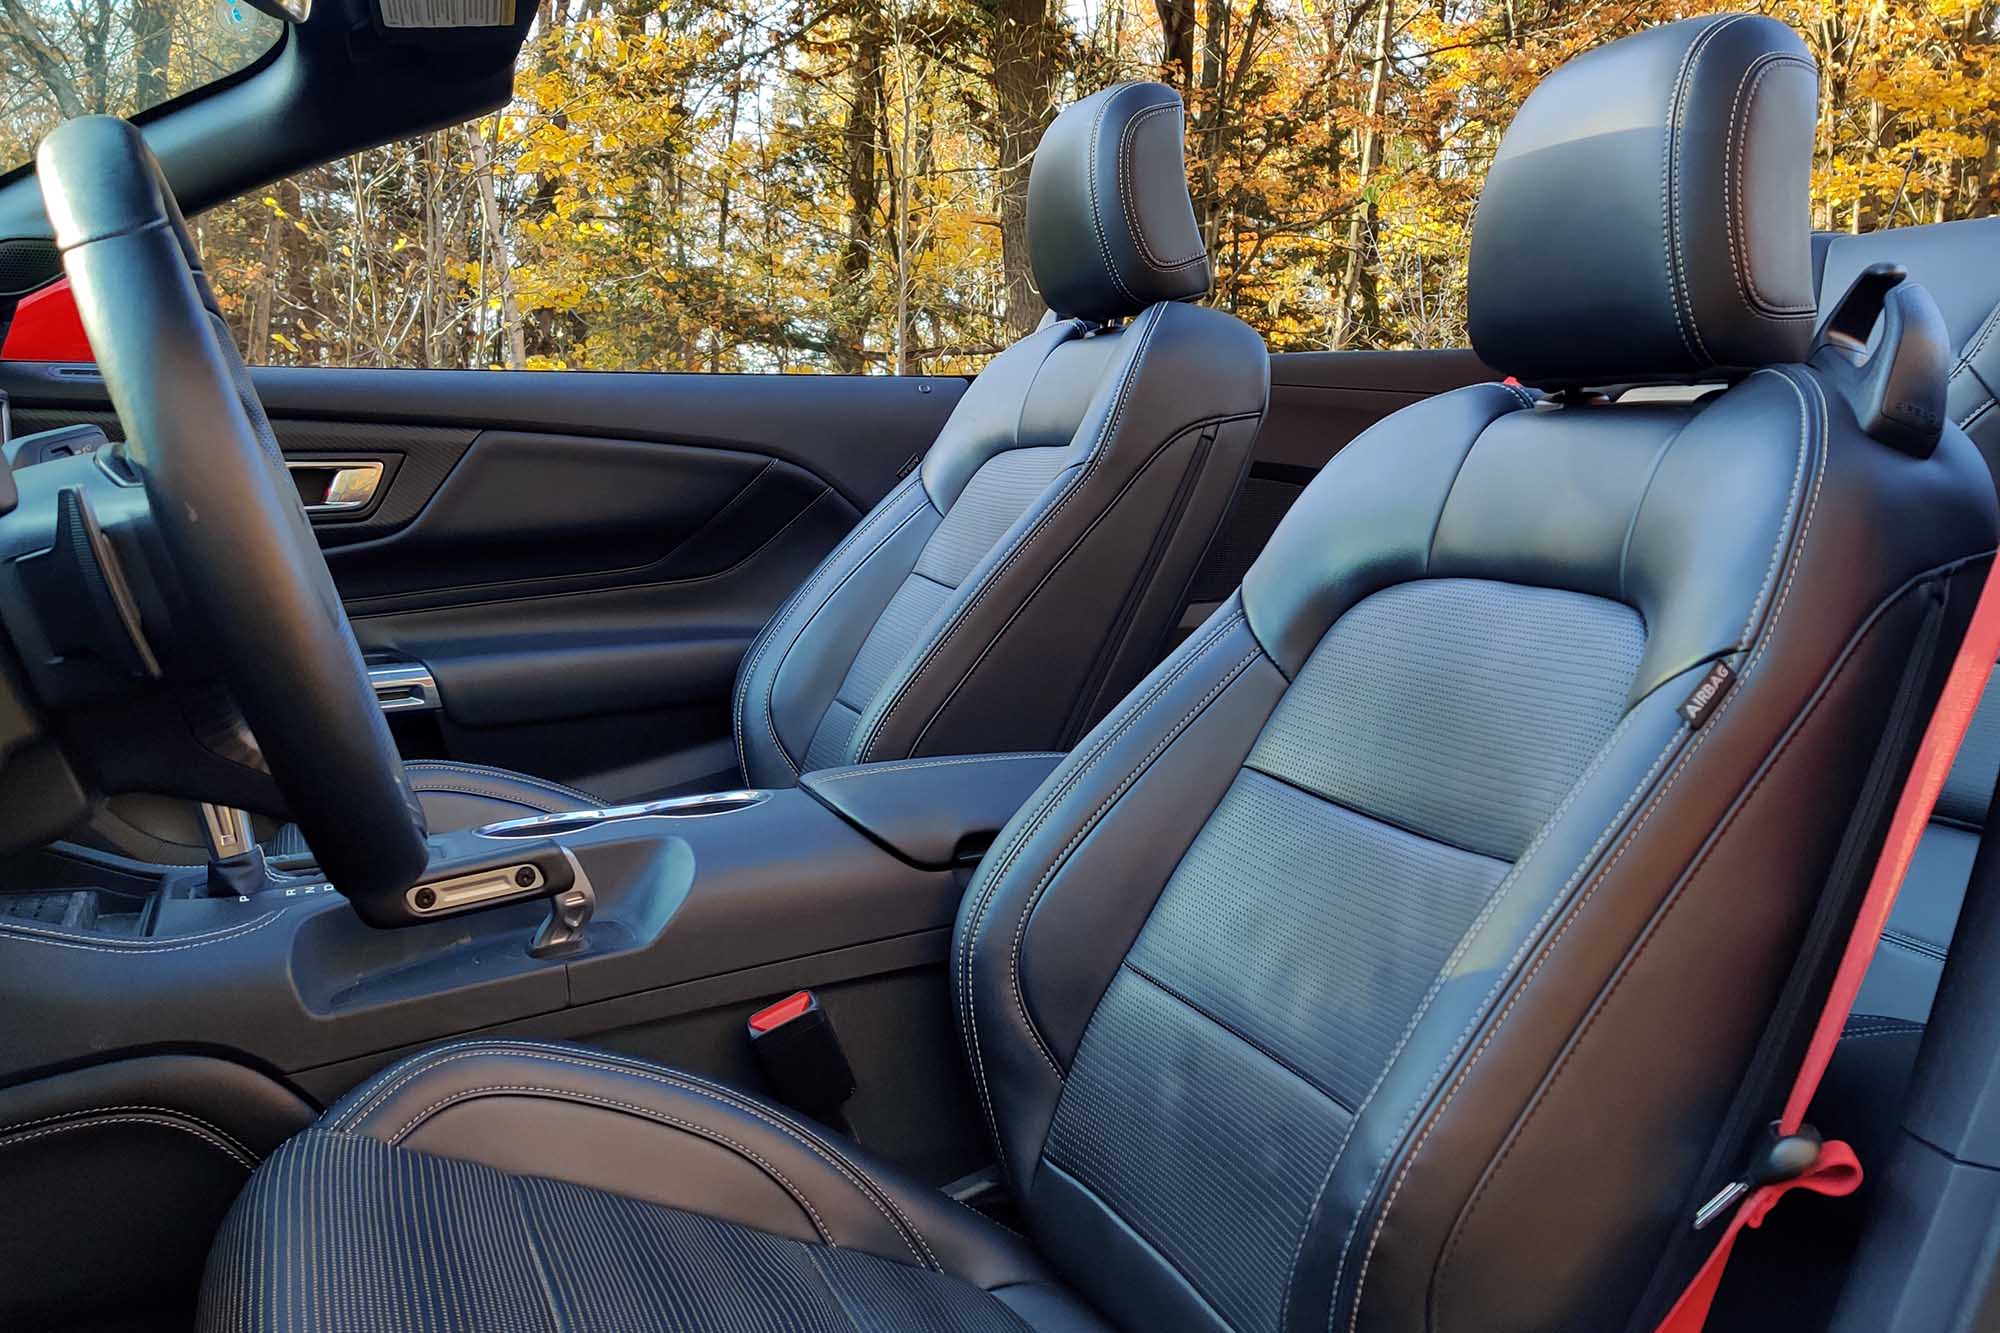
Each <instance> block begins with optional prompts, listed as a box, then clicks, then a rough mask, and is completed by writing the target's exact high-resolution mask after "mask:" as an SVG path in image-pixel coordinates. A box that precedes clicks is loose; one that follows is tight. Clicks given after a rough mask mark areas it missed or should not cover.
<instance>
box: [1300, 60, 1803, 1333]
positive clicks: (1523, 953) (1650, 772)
mask: <svg viewBox="0 0 2000 1333" xmlns="http://www.w3.org/2000/svg"><path fill="white" fill-rule="evenodd" d="M1732 21H1733V20H1722V22H1725V23H1726V22H1732ZM1759 373H1773V374H1775V373H1776V372H1759ZM1778 378H1779V379H1781V380H1783V381H1784V383H1785V384H1786V385H1788V386H1790V387H1791V388H1792V391H1793V393H1794V395H1796V396H1798V397H1799V399H1800V417H1799V445H1798V453H1797V455H1796V459H1795V462H1794V463H1793V483H1792V490H1791V493H1790V496H1789V498H1788V500H1787V502H1786V508H1785V517H1784V519H1783V520H1782V521H1781V522H1780V523H1779V527H1778V539H1777V542H1776V543H1775V544H1774V547H1773V552H1772V558H1773V561H1774V562H1775V561H1776V559H1777V557H1778V555H1779V554H1780V553H1781V552H1782V551H1783V549H1784V534H1785V532H1786V530H1787V529H1788V528H1789V527H1790V525H1791V516H1792V511H1793V508H1794V507H1795V506H1796V504H1797V500H1798V490H1799V476H1800V474H1801V472H1802V470H1803V468H1804V458H1805V447H1806V438H1805V433H1806V420H1805V415H1806V414H1805V411H1804V396H1803V395H1801V394H1799V393H1798V388H1797V386H1796V385H1793V384H1792V382H1791V380H1789V379H1787V378H1785V377H1784V376H1782V375H1779V376H1778ZM1772 568H1775V563H1774V565H1773V566H1772ZM1770 581H1771V570H1770V569H1767V571H1766V573H1765V578H1764V583H1763V585H1762V586H1760V588H1759V590H1758V593H1757V597H1756V599H1755V600H1754V601H1753V602H1752V605H1751V612H1750V618H1749V621H1748V622H1747V623H1746V626H1745V631H1744V633H1745V636H1746V637H1747V635H1748V631H1749V626H1750V625H1752V624H1754V623H1755V622H1756V620H1757V618H1758V608H1759V606H1760V605H1761V603H1762V602H1763V600H1764V598H1765V596H1766V595H1767V594H1768V592H1769V589H1770ZM1788 586H1789V585H1788ZM1774 621H1775V617H1774ZM1758 652H1759V655H1761V653H1762V649H1761V648H1759V650H1758ZM1754 664H1755V662H1754V659H1753V661H1752V665H1754ZM1748 670H1749V668H1748V667H1746V668H1745V674H1748ZM1731 696H1732V697H1736V696H1735V692H1734V691H1732V692H1731ZM1728 702H1729V700H1728V699H1725V700H1724V705H1725V707H1726V706H1727V704H1728ZM1632 716H1633V715H1632V714H1630V713H1628V714H1627V715H1626V716H1625V718H1624V719H1622V720H1621V721H1620V722H1619V724H1618V726H1617V727H1616V728H1614V729H1613V731H1612V734H1611V735H1610V737H1608V738H1607V739H1606V741H1605V744H1604V747H1603V748H1602V749H1601V750H1599V752H1598V754H1597V756H1596V758H1594V759H1593V760H1592V761H1591V763H1590V765H1589V767H1587V768H1586V769H1585V770H1584V774H1583V777H1582V778H1579V779H1578V781H1577V783H1576V785H1575V786H1573V787H1571V789H1570V792H1569V795H1568V796H1566V797H1565V798H1564V801H1563V804H1562V805H1561V806H1560V807H1558V808H1557V810H1556V812H1555V814H1554V815H1551V816H1550V818H1549V820H1548V822H1547V823H1545V824H1543V826H1542V828H1541V829H1540V830H1539V831H1538V832H1537V834H1536V837H1535V840H1534V842H1533V843H1531V844H1530V845H1529V848H1528V850H1527V851H1526V852H1524V853H1522V856H1521V859H1520V861H1519V862H1517V863H1516V865H1515V869H1514V870H1513V871H1510V872H1509V873H1508V875H1507V877H1506V878H1505V879H1504V880H1503V881H1502V882H1501V885H1500V887H1499V888H1498V889H1497V890H1496V892H1495V895H1494V898H1493V900H1492V901H1491V902H1490V903H1489V905H1488V907H1487V908H1484V909H1482V910H1481V912H1480V914H1479V916H1478V917H1477V918H1476V919H1475V920H1474V922H1473V925H1472V927H1471V928H1470V929H1469V930H1468V931H1467V932H1466V934H1465V935H1464V936H1462V937H1461V938H1460V941H1459V948H1458V949H1455V950H1454V951H1453V954H1452V957H1451V958H1450V959H1449V960H1448V961H1447V962H1446V965H1445V968H1444V969H1443V971H1442V972H1440V974H1439V976H1438V979H1437V980H1435V981H1434V982H1433V983H1432V985H1431V987H1430V989H1429V990H1428V991H1427V992H1426V993H1425V995H1424V1000H1423V1003H1422V1004H1421V1005H1420V1006H1419V1008H1418V1012H1417V1014H1416V1015H1415V1016H1414V1017H1412V1019H1411V1020H1410V1023H1409V1025H1408V1026H1407V1027H1406V1028H1405V1029H1404V1031H1403V1036H1402V1038H1401V1039H1400V1040H1399V1041H1398V1042H1397V1044H1396V1048H1395V1050H1394V1051H1392V1052H1391V1054H1390V1058H1389V1062H1388V1064H1387V1065H1385V1066H1384V1068H1383V1070H1382V1072H1381V1073H1380V1074H1379V1075H1377V1077H1376V1082H1375V1086H1374V1088H1371V1089H1370V1091H1369V1094H1368V1097H1367V1098H1366V1099H1364V1100H1363V1102H1362V1108H1363V1110H1365V1109H1366V1108H1367V1107H1368V1105H1369V1104H1370V1103H1371V1102H1372V1101H1373V1100H1374V1097H1375V1093H1376V1091H1378V1090H1379V1089H1380V1088H1381V1086H1382V1085H1383V1083H1384V1082H1386V1080H1387V1079H1388V1076H1389V1071H1390V1069H1392V1068H1394V1066H1395V1062H1396V1060H1397V1059H1398V1058H1400V1057H1401V1055H1402V1052H1403V1049H1404V1047H1405V1046H1406V1045H1407V1043H1408V1041H1409V1039H1410V1037H1411V1036H1412V1035H1413V1034H1414V1033H1415V1031H1416V1027H1417V1024H1418V1023H1419V1022H1420V1021H1421V1020H1422V1018H1423V1017H1424V1015H1425V1013H1426V1012H1428V1010H1429V1008H1430V1005H1431V1004H1432V1002H1433V1001H1434V1000H1435V999H1436V997H1437V995H1438V993H1439V992H1440V991H1441V990H1442V989H1443V979H1444V977H1446V976H1448V975H1450V973H1451V972H1452V970H1453V969H1454V968H1455V967H1456V966H1457V964H1458V961H1459V959H1460V958H1461V957H1462V955H1463V951H1464V950H1465V949H1466V948H1469V947H1470V945H1471V942H1472V939H1473V937H1474V936H1475V935H1476V934H1477V933H1478V931H1479V930H1480V929H1482V928H1483V927H1484V926H1485V924H1486V922H1487V921H1488V920H1489V919H1490V918H1491V916H1492V913H1493V910H1495V909H1497V907H1498V905H1499V902H1500V900H1501V899H1502V898H1503V897H1504V896H1505V895H1507V894H1508V893H1510V892H1511V891H1512V889H1513V887H1514V884H1515V883H1516V882H1517V881H1518V878H1519V874H1520V870H1521V868H1522V867H1524V866H1525V865H1527V863H1528V862H1529V861H1530V860H1531V859H1532V858H1533V856H1534V854H1535V852H1536V851H1537V850H1538V849H1539V847H1540V846H1541V843H1542V840H1543V839H1544V838H1545V837H1546V836H1547V835H1548V833H1549V832H1550V831H1551V830H1552V829H1553V828H1554V826H1555V825H1556V824H1557V822H1559V821H1560V819H1561V817H1562V816H1563V815H1564V814H1565V813H1567V811H1568V809H1569V807H1570V804H1571V803H1572V802H1573V801H1574V800H1575V798H1576V796H1577V794H1578V793H1579V792H1580V791H1581V790H1582V788H1583V785H1584V783H1585V782H1586V781H1587V780H1588V779H1589V778H1590V777H1591V776H1592V775H1593V774H1594V773H1595V772H1596V771H1597V769H1598V767H1599V766H1600V764H1602V762H1603V761H1604V759H1605V758H1606V756H1608V754H1609V753H1610V751H1611V748H1612V747H1613V745H1615V743H1616V742H1617V740H1618V738H1619V737H1620V736H1621V735H1622V734H1623V732H1624V731H1625V729H1626V727H1627V725H1628V724H1629V723H1630V721H1631V718H1632ZM1720 716H1721V713H1720V712H1718V713H1717V717H1720ZM1713 720H1714V719H1711V721H1713ZM1685 735H1686V733H1685V732H1684V731H1679V730H1677V731H1676V732H1675V734H1674V735H1673V736H1671V737H1669V738H1668V740H1667V743H1666V745H1665V747H1663V748H1662V749H1661V751H1660V753H1659V754H1658V755H1657V756H1656V757H1655V758H1654V760H1653V762H1652V764H1651V765H1650V766H1649V767H1648V768H1647V770H1646V773H1645V775H1644V776H1643V777H1642V778H1641V779H1640V780H1639V784H1638V785H1637V786H1636V787H1635V788H1634V789H1633V790H1632V792H1631V794H1630V795H1629V796H1628V797H1627V798H1626V800H1625V802H1624V804H1623V805H1621V806H1620V807H1619V809H1618V812H1617V813H1616V814H1615V815H1613V816H1612V818H1611V821H1610V823H1609V824H1607V825H1606V826H1605V828H1604V830H1603V831H1602V832H1601V833H1600V834H1599V835H1598V837H1597V840H1596V841H1595V842H1594V843H1593V844H1592V845H1591V847H1590V850H1589V851H1588V852H1586V853H1585V854H1584V856H1583V858H1582V860H1581V861H1579V862H1578V864H1577V867H1576V869H1575V870H1574V871H1572V872H1571V874H1570V876H1569V878H1568V879H1567V880H1566V881H1565V882H1564V884H1563V887H1562V890H1561V892H1560V893H1558V894H1556V895H1555V896H1554V897H1553V898H1552V899H1551V900H1550V903H1549V905H1548V907H1547V908H1546V909H1544V911H1543V912H1542V914H1541V916H1540V917H1539V918H1538V919H1537V920H1536V922H1535V925H1534V927H1533V929H1531V930H1530V931H1529V932H1528V933H1527V935H1526V936H1524V937H1523V942H1522V944H1521V945H1520V946H1519V947H1518V948H1516V950H1515V951H1514V954H1513V956H1512V957H1511V958H1509V960H1508V962H1507V966H1506V967H1505V968H1503V969H1502V970H1501V971H1500V972H1499V973H1498V975H1497V977H1496V979H1495V981H1494V983H1493V986H1492V987H1491V988H1490V989H1489V990H1488V991H1487V993H1486V995H1485V997H1484V998H1483V999H1482V1000H1481V1001H1480V1002H1479V1005H1478V1006H1477V1008H1476V1009H1475V1010H1474V1011H1473V1016H1472V1017H1471V1019H1469V1020H1468V1021H1467V1023H1466V1025H1465V1027H1464V1028H1463V1029H1462V1030H1461V1031H1460V1032H1459V1035H1458V1037H1457V1038H1456V1039H1455V1040H1454V1042H1453V1043H1452V1045H1451V1047H1450V1048H1449V1050H1448V1051H1447V1053H1446V1055H1445V1058H1444V1060H1443V1061H1442V1062H1440V1063H1439V1065H1438V1067H1437V1069H1436V1070H1435V1071H1433V1073H1432V1074H1431V1077H1430V1081H1429V1082H1428V1083H1427V1084H1426V1086H1425V1088H1424V1092H1423V1095H1422V1097H1420V1098H1419V1099H1418V1100H1417V1101H1416V1102H1415V1103H1414V1104H1413V1105H1412V1106H1411V1109H1410V1111H1409V1113H1408V1114H1407V1115H1406V1116H1405V1117H1404V1118H1403V1122H1402V1124H1401V1125H1400V1126H1398V1128H1397V1131H1396V1135H1395V1139H1394V1140H1393V1142H1392V1143H1391V1146H1390V1147H1389V1148H1388V1149H1387V1150H1386V1151H1384V1153H1383V1155H1382V1158H1381V1160H1380V1161H1379V1162H1378V1163H1377V1164H1376V1167H1375V1171H1374V1173H1373V1175H1372V1176H1371V1178H1370V1180H1369V1183H1368V1188H1367V1190H1366V1191H1365V1192H1364V1193H1363V1195H1362V1200H1361V1204H1360V1206H1359V1207H1358V1208H1357V1209H1356V1212H1355V1215H1354V1219H1353V1221H1352V1222H1350V1223H1349V1225H1348V1230H1347V1234H1346V1237H1345V1238H1344V1239H1343V1240H1342V1242H1341V1256H1340V1261H1339V1264H1338V1266H1337V1267H1336V1269H1335V1272H1334V1284H1333V1294H1332V1298H1331V1300H1330V1301H1329V1304H1328V1308H1327V1323H1328V1327H1329V1328H1331V1326H1332V1324H1333V1321H1334V1319H1335V1317H1336V1313H1337V1311H1338V1309H1339V1306H1340V1280H1341V1277H1342V1275H1343V1274H1344V1272H1345V1270H1346V1267H1347V1258H1348V1253H1349V1250H1350V1249H1351V1247H1352V1246H1353V1244H1354V1240H1355V1237H1356V1236H1357V1235H1358V1234H1359V1231H1360V1226H1361V1220H1362V1218H1363V1217H1364V1216H1365V1215H1366V1213H1367V1201H1368V1199H1370V1198H1372V1197H1373V1196H1374V1193H1375V1188H1376V1186H1377V1185H1378V1184H1380V1183H1381V1179H1382V1175H1383V1172H1384V1171H1386V1170H1387V1168H1388V1165H1389V1162H1390V1161H1391V1159H1393V1157H1394V1156H1395V1144H1399V1143H1401V1142H1402V1141H1403V1140H1404V1138H1405V1137H1406V1136H1407V1135H1408V1134H1409V1131H1410V1129H1411V1127H1412V1126H1413V1125H1415V1124H1416V1122H1417V1119H1418V1117H1419V1115H1420V1114H1421V1113H1422V1107H1423V1103H1424V1102H1425V1101H1427V1100H1428V1099H1429V1098H1430V1096H1431V1095H1432V1093H1434V1092H1435V1091H1436V1089H1437V1087H1438V1084H1439V1082H1440V1081H1441V1080H1442V1079H1443V1077H1444V1074H1445V1072H1446V1070H1447V1069H1449V1067H1450V1065H1451V1062H1452V1061H1453V1060H1454V1059H1456V1058H1457V1057H1458V1056H1459V1055H1460V1054H1461V1053H1463V1051H1464V1049H1465V1045H1466V1043H1467V1042H1468V1041H1470V1040H1471V1039H1472V1034H1473V1033H1474V1032H1475V1031H1476V1030H1477V1029H1478V1026H1479V1022H1480V1019H1481V1018H1482V1017H1483V1016H1484V1014H1485V1012H1486V1010H1487V1008H1488V1007H1489V1006H1490V1005H1491V1004H1492V1003H1493V1001H1494V999H1495V997H1497V996H1498V995H1499V994H1500V991H1501V990H1502V989H1503V987H1504V986H1505V984H1506V978H1507V977H1508V976H1509V975H1510V974H1511V973H1512V972H1513V971H1514V969H1515V968H1517V967H1519V966H1520V964H1521V962H1522V960H1523V959H1524V958H1526V957H1527V955H1528V953H1529V952H1530V951H1531V950H1532V947H1533V943H1534V941H1535V940H1536V939H1537V938H1538V937H1539V936H1540V935H1541V933H1542V932H1543V931H1544V930H1546V929H1547V928H1548V925H1549V923H1550V922H1551V921H1553V920H1554V919H1555V916H1556V914H1557V913H1558V912H1559V911H1560V910H1561V909H1562V904H1563V901H1564V900H1565V899H1566V898H1567V897H1568V896H1569V895H1570V894H1571V893H1572V892H1574V891H1575V889H1576V886H1577V885H1578V884H1579V883H1580V882H1581V881H1582V879H1583V877H1584V876H1585V874H1586V873H1587V872H1588V870H1589V868H1590V866H1591V864H1592V863H1593V862H1594V861H1595V860H1596V858H1597V856H1598V855H1599V854H1600V853H1601V852H1602V851H1603V850H1604V847H1605V846H1606V844H1607V843H1608V842H1609V841H1610V840H1611V838H1612V837H1613V835H1614V834H1615V833H1616V832H1617V830H1618V828H1619V826H1620V825H1621V824H1622V823H1623V822H1624V820H1625V818H1626V817H1627V816H1628V815H1629V814H1630V813H1631V812H1632V809H1633V807H1634V806H1635V805H1637V804H1638V803H1639V801H1640V800H1641V799H1642V798H1643V797H1644V795H1645V792H1646V790H1647V788H1648V787H1649V786H1650V785H1651V784H1652V782H1653V780H1654V778H1655V777H1657V776H1658V774H1659V772H1660V769H1661V766H1662V765H1663V764H1665V763H1666V762H1667V759H1668V756H1669V755H1670V754H1672V752H1673V750H1674V748H1675V746H1676V745H1678V744H1680V742H1681V741H1682V740H1683V738H1684V737H1685ZM1440 1109H1442V1108H1440ZM1355 1121H1356V1123H1357V1124H1358V1123H1359V1121H1360V1114H1359V1113H1357V1114H1356V1116H1355ZM1426 1133H1428V1130H1426ZM1350 1135H1351V1131H1350ZM1346 1147H1347V1145H1346V1142H1345V1141H1343V1142H1342V1144H1341V1150H1340V1151H1341V1154H1344V1153H1345V1152H1346ZM1414 1157H1415V1151H1414V1150H1413V1151H1412V1154H1411V1157H1410V1158H1409V1159H1406V1161H1405V1165H1404V1172H1403V1175H1404V1176H1406V1175H1407V1173H1408V1169H1409V1165H1410V1163H1411V1162H1413V1161H1414ZM1339 1164H1340V1154H1337V1155H1336V1156H1335V1158H1334V1165H1333V1167H1329V1168H1328V1170H1327V1177H1326V1180H1325V1181H1324V1182H1322V1184H1321V1186H1320V1188H1321V1191H1322V1192H1324V1190H1325V1189H1326V1188H1327V1186H1328V1185H1329V1184H1331V1182H1332V1179H1333V1171H1334V1169H1335V1168H1337V1167H1338V1166H1339ZM1401 1179H1402V1177H1401V1176H1399V1178H1398V1182H1397V1183H1398V1185H1399V1186H1400V1183H1401ZM1318 1205H1319V1200H1318V1198H1317V1197H1315V1199H1314V1203H1313V1209H1312V1210H1311V1211H1309V1212H1308V1213H1307V1228H1308V1230H1309V1229H1310V1226H1311V1218H1312V1214H1313V1212H1316V1211H1317V1209H1318ZM1386 1218H1387V1206H1386V1205H1385V1207H1384V1211H1383V1219H1382V1220H1383V1221H1386ZM1380 1235H1381V1225H1380V1223H1379V1222H1378V1225H1377V1227H1376V1229H1375V1232H1374V1234H1373V1235H1372V1236H1371V1238H1370V1240H1369V1246H1368V1254H1369V1256H1372V1255H1373V1253H1374V1245H1375V1239H1376V1238H1378V1237H1379V1236H1380ZM1305 1237H1306V1232H1303V1231H1302V1232H1301V1233H1300V1236H1299V1250H1298V1251H1297V1252H1296V1253H1295V1254H1294V1257H1293V1264H1294V1268H1296V1266H1297V1262H1298V1259H1299V1257H1300V1256H1302V1255H1303V1253H1304V1247H1305ZM1367 1267H1368V1257H1364V1258H1363V1260H1362V1274H1361V1277H1360V1278H1358V1279H1357V1280H1356V1283H1355V1299H1354V1306H1353V1319H1352V1320H1351V1321H1350V1324H1349V1327H1350V1329H1351V1328H1352V1327H1353V1326H1354V1323H1355V1322H1358V1320H1359V1318H1360V1309H1361V1286H1362V1284H1363V1283H1364V1282H1365V1280H1366V1277H1367ZM1287 1296H1288V1299H1289V1290H1288V1292H1287Z"/></svg>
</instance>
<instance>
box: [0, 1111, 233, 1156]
mask: <svg viewBox="0 0 2000 1333" xmlns="http://www.w3.org/2000/svg"><path fill="white" fill-rule="evenodd" d="M123 1112H138V1113H141V1114H144V1115H153V1116H170V1117H172V1118H173V1119H175V1120H186V1121H188V1122H190V1123H192V1124H196V1125H199V1126H201V1127H202V1128H203V1129H205V1130H207V1131H208V1132H209V1133H210V1134H213V1135H214V1136H215V1137H216V1138H218V1139H221V1140H222V1141H223V1142H224V1143H226V1144H227V1145H228V1146H229V1147H231V1148H233V1149H235V1150H236V1151H237V1152H238V1153H240V1154H241V1155H242V1156H244V1157H246V1158H248V1159H249V1160H250V1161H253V1162H254V1161H256V1160H257V1157H258V1154H257V1153H256V1152H254V1151H252V1150H251V1149H250V1148H249V1147H248V1146H247V1145H246V1144H245V1143H244V1142H243V1140H241V1139H239V1138H237V1137H236V1136H235V1135H234V1134H231V1133H230V1132H229V1131H228V1130H226V1129H224V1128H222V1126H220V1125H218V1124H215V1123H214V1122H213V1121H209V1120H204V1119H202V1118H201V1117H200V1116H198V1115H194V1114H192V1113H191V1112H188V1111H183V1110H180V1109H179V1108H177V1107H172V1106H94V1107H92V1108H91V1109H90V1110H88V1111H65V1112H63V1113H61V1114H59V1115H45V1116H38V1117H36V1118H35V1119H33V1120H18V1121H15V1122H14V1123H13V1124H11V1125H0V1139H5V1138H8V1137H10V1136H12V1135H14V1134H17V1133H19V1132H20V1131H21V1130H24V1129H33V1128H35V1127H36V1126H37V1125H53V1124H56V1123H57V1122H58V1121H76V1120H85V1119H97V1118H101V1117H104V1116H108V1115H114V1114H119V1113H123Z"/></svg>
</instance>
